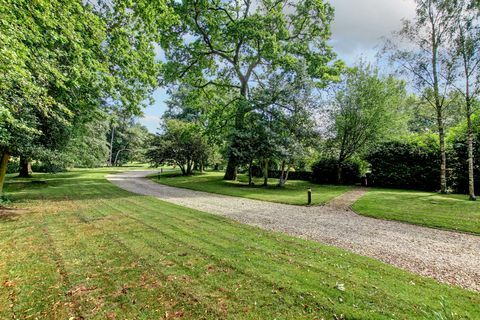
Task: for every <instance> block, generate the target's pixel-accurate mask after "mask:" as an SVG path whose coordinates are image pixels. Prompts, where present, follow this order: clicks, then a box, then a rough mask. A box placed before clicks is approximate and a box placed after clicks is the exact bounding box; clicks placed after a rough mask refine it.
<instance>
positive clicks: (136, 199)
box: [0, 169, 480, 319]
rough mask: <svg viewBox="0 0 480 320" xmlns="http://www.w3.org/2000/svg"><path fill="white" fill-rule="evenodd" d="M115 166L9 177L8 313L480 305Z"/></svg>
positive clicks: (473, 311) (211, 314)
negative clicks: (196, 201)
mask: <svg viewBox="0 0 480 320" xmlns="http://www.w3.org/2000/svg"><path fill="white" fill-rule="evenodd" d="M109 171H111V169H101V170H79V171H72V172H68V173H61V174H56V175H39V174H37V175H35V177H34V179H35V180H36V181H37V182H34V183H32V182H31V181H29V180H25V179H22V180H17V179H12V178H9V179H8V182H7V185H6V190H7V197H9V198H10V200H11V201H12V205H14V206H15V207H17V209H16V210H2V213H1V216H0V277H1V279H0V286H1V287H0V288H1V290H0V319H12V318H41V319H69V318H71V317H76V318H82V317H83V318H86V319H92V318H95V319H97V318H98V319H105V318H110V319H114V318H116V319H127V318H128V319H132V318H141V319H174V318H184V319H322V318H325V319H343V318H345V319H415V318H418V319H434V318H436V319H443V318H442V317H444V318H445V319H447V318H450V316H451V315H452V314H454V315H455V317H459V318H460V317H462V318H467V319H478V318H479V317H480V309H479V308H478V306H479V305H480V294H478V293H475V292H470V291H466V290H463V289H460V288H457V287H452V286H448V285H444V284H439V283H438V282H436V281H434V280H432V279H428V278H424V277H420V276H417V275H414V274H411V273H408V272H405V271H402V270H400V269H397V268H394V267H391V266H389V265H386V264H384V263H381V262H378V261H376V260H374V259H370V258H366V257H362V256H359V255H356V254H352V253H348V252H347V251H344V250H341V249H337V248H334V247H329V246H325V245H321V244H318V243H315V242H312V241H306V240H302V239H298V238H294V237H290V236H287V235H283V234H281V233H274V232H269V231H264V230H261V229H258V228H255V227H251V226H246V225H242V224H239V223H236V222H234V221H232V220H229V219H225V218H222V217H219V216H216V215H211V214H207V213H203V212H199V211H196V210H192V209H187V208H184V207H180V206H177V205H173V204H170V203H166V202H162V201H160V200H158V199H156V198H153V197H148V196H139V195H135V194H132V193H129V192H127V191H124V190H121V189H119V188H117V187H116V186H114V185H113V184H111V183H109V182H108V181H106V180H105V178H104V175H105V174H106V173H107V172H109ZM39 181H44V182H43V183H39Z"/></svg>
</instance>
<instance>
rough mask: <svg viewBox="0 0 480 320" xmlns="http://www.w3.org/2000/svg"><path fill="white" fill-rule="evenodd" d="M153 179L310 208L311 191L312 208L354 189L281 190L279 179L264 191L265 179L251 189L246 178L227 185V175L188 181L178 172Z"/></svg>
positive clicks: (294, 183) (300, 186)
mask: <svg viewBox="0 0 480 320" xmlns="http://www.w3.org/2000/svg"><path fill="white" fill-rule="evenodd" d="M151 179H152V180H153V181H155V182H158V183H161V184H166V185H169V186H174V187H180V188H186V189H192V190H198V191H205V192H211V193H218V194H224V195H229V196H235V197H244V198H250V199H256V200H263V201H271V202H279V203H287V204H294V205H306V204H307V190H308V189H309V188H311V189H312V204H317V205H318V204H324V203H326V202H328V201H329V200H331V199H333V198H335V197H338V196H340V195H342V194H343V193H345V192H347V191H349V190H351V188H352V187H351V186H335V185H319V184H313V183H310V182H308V181H300V180H289V181H288V182H287V184H286V185H285V187H279V186H278V179H269V185H268V187H264V186H263V185H262V184H263V179H260V178H255V179H254V183H255V185H254V186H249V185H248V177H247V176H246V175H243V174H241V175H239V177H238V181H225V180H223V172H205V173H197V174H195V175H193V176H188V177H184V176H181V175H180V173H179V172H176V171H175V172H165V173H163V174H161V175H160V176H159V175H153V176H151Z"/></svg>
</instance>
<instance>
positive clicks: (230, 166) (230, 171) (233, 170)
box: [223, 156, 237, 181]
mask: <svg viewBox="0 0 480 320" xmlns="http://www.w3.org/2000/svg"><path fill="white" fill-rule="evenodd" d="M223 180H232V181H235V180H237V161H236V159H235V157H234V156H230V157H229V158H228V163H227V169H226V170H225V175H224V176H223Z"/></svg>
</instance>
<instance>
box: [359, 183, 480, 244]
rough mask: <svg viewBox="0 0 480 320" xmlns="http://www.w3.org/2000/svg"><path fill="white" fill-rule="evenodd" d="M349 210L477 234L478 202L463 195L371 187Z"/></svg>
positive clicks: (479, 227)
mask: <svg viewBox="0 0 480 320" xmlns="http://www.w3.org/2000/svg"><path fill="white" fill-rule="evenodd" d="M352 209H353V210H354V211H355V212H356V213H358V214H360V215H363V216H367V217H372V218H379V219H385V220H394V221H401V222H405V223H410V224H415V225H420V226H424V227H430V228H436V229H443V230H449V231H456V232H465V233H470V234H474V235H480V202H479V201H469V200H468V198H467V197H466V196H465V195H460V194H447V195H443V194H439V193H433V192H424V191H414V190H399V189H380V188H373V189H371V190H369V191H368V192H367V193H366V194H365V195H363V196H362V197H361V198H360V199H358V200H357V201H356V202H355V203H354V204H353V206H352Z"/></svg>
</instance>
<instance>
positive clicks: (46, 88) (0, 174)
mask: <svg viewBox="0 0 480 320" xmlns="http://www.w3.org/2000/svg"><path fill="white" fill-rule="evenodd" d="M0 16H1V19H0V21H1V22H0V47H1V48H2V54H1V55H0V73H1V74H2V77H0V114H1V116H0V117H1V118H2V119H1V120H2V121H1V123H0V132H2V136H1V141H0V149H1V158H2V161H1V166H0V192H1V191H2V187H3V182H4V178H5V171H6V164H7V163H8V158H9V157H10V155H11V154H14V155H20V154H22V153H23V152H30V151H31V150H33V149H34V148H35V147H36V146H37V144H38V141H39V139H44V140H47V138H48V137H49V136H48V134H49V132H46V131H45V129H49V130H50V131H52V132H53V131H55V130H57V129H58V130H63V129H64V128H66V127H67V126H68V123H71V121H72V119H73V118H74V116H75V112H73V110H72V109H75V111H76V112H78V113H88V112H90V111H91V110H93V109H94V107H95V103H92V101H95V100H98V98H99V95H98V92H99V90H98V88H99V87H98V82H97V75H98V74H99V73H102V72H104V71H105V69H104V68H103V65H102V64H101V63H100V62H99V59H98V57H99V55H100V53H101V44H102V41H103V39H104V28H103V24H102V21H101V19H99V18H98V16H97V15H95V14H94V13H93V12H92V11H91V10H88V9H87V8H86V6H84V5H82V2H81V1H69V2H65V3H64V2H62V3H61V2H59V1H45V0H34V1H11V0H2V1H0ZM52 17H54V18H52ZM72 106H73V107H72ZM48 123H53V124H59V127H56V126H54V125H52V126H48Z"/></svg>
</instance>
